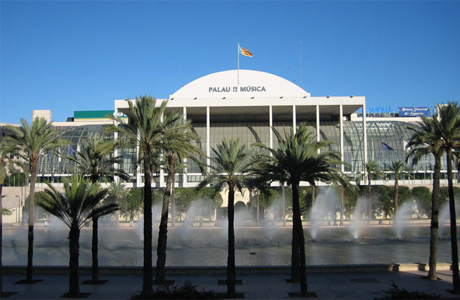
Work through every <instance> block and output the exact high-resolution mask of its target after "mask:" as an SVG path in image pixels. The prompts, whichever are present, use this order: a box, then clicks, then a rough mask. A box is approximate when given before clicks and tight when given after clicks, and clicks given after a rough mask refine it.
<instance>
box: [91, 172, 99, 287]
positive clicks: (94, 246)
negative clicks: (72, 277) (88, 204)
mask: <svg viewBox="0 0 460 300" xmlns="http://www.w3.org/2000/svg"><path fill="white" fill-rule="evenodd" d="M97 179H98V176H91V182H92V183H93V184H94V183H96V182H97ZM96 207H97V205H96V206H95V207H94V208H93V210H94V209H96ZM92 222H93V235H92V239H91V259H92V268H91V273H92V275H91V282H92V283H93V284H98V283H99V258H98V254H97V253H98V251H99V249H98V245H99V217H93V218H92Z"/></svg>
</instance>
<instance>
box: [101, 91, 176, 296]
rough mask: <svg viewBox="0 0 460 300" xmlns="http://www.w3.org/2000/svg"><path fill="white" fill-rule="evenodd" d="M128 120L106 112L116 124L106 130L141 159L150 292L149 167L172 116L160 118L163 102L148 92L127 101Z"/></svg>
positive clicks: (146, 272)
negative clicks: (137, 152) (135, 150)
mask: <svg viewBox="0 0 460 300" xmlns="http://www.w3.org/2000/svg"><path fill="white" fill-rule="evenodd" d="M128 106H129V112H128V117H129V121H128V122H127V124H124V123H125V121H124V120H123V119H121V118H120V117H118V116H110V115H109V116H108V117H109V118H111V119H113V120H114V121H115V122H116V123H118V124H119V126H117V125H110V126H107V127H106V132H107V133H118V141H117V142H119V143H120V144H121V146H130V147H136V146H138V147H139V159H138V160H137V161H138V163H141V162H142V163H143V172H144V266H143V285H142V293H143V294H144V293H151V292H153V272H152V239H153V235H152V168H153V166H155V163H154V160H155V158H156V156H157V153H158V149H160V146H161V145H160V144H161V135H162V134H163V132H164V130H165V128H166V127H167V126H168V124H169V123H170V122H173V121H174V120H172V119H167V120H168V121H167V122H163V121H162V118H163V116H164V115H165V110H166V106H167V102H166V101H165V102H162V103H161V104H160V105H159V106H156V99H155V98H152V97H150V96H142V97H140V98H138V97H136V100H135V101H134V103H133V102H131V101H128Z"/></svg>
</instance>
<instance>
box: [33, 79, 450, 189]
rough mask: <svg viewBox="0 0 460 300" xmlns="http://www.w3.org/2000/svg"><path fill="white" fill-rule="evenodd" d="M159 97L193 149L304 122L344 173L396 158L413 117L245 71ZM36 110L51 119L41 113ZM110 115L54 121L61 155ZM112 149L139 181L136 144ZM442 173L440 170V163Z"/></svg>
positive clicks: (187, 177)
mask: <svg viewBox="0 0 460 300" xmlns="http://www.w3.org/2000/svg"><path fill="white" fill-rule="evenodd" d="M161 101H168V111H177V110H179V111H181V112H183V114H184V115H185V117H186V118H187V119H190V120H191V122H192V126H193V131H194V132H196V133H197V135H198V136H199V139H198V140H197V141H196V143H197V146H198V147H200V148H201V150H202V151H203V152H204V153H206V154H207V156H208V157H209V156H211V155H212V151H211V148H212V147H215V146H216V144H218V143H220V142H221V141H222V140H223V139H224V138H227V139H229V138H230V137H239V138H240V139H241V140H242V142H243V143H246V144H248V145H250V144H252V143H255V142H261V143H264V144H265V145H267V146H270V147H277V140H276V138H275V136H274V134H273V131H272V130H271V127H274V128H276V129H277V130H279V131H280V130H283V128H288V129H290V128H296V126H298V125H299V124H300V123H301V122H306V123H307V125H308V127H309V128H310V129H311V131H312V132H313V133H314V134H315V135H316V136H317V139H318V140H328V141H332V144H331V145H330V146H329V147H330V150H334V151H337V152H339V153H340V154H341V155H342V157H343V160H344V161H345V162H347V163H348V165H345V166H342V168H343V171H344V172H346V173H348V174H350V175H352V176H356V175H357V174H359V173H362V172H363V166H364V164H365V163H366V162H367V161H369V160H375V161H377V162H378V163H379V164H380V165H381V167H383V168H385V167H386V166H388V165H389V164H391V162H392V161H396V160H400V161H404V160H405V156H406V149H405V146H406V144H407V141H408V140H409V138H410V135H411V133H410V131H409V130H408V128H409V127H410V126H414V124H416V122H417V121H418V120H420V119H419V117H417V116H412V117H398V115H399V114H398V113H389V112H387V111H375V110H372V112H369V109H367V108H366V99H365V97H364V96H339V97H336V96H321V97H314V96H311V94H310V93H308V92H307V91H305V90H304V89H302V88H300V87H299V86H297V85H295V84H294V83H292V82H290V81H288V80H285V79H283V78H281V77H279V76H276V75H273V74H269V73H265V72H259V71H251V70H230V71H223V72H217V73H213V74H209V75H206V76H203V77H201V78H198V79H196V80H194V81H192V82H190V83H188V84H186V85H185V86H183V87H182V88H181V89H179V90H178V91H176V92H175V93H174V94H172V95H171V96H170V97H169V98H168V99H158V103H159V102H161ZM363 112H366V113H363ZM368 112H369V113H368ZM36 113H39V114H41V115H43V114H45V115H47V116H48V115H49V116H51V112H49V113H48V112H47V111H40V112H36ZM112 113H115V114H118V115H122V116H124V117H126V116H125V115H127V114H128V103H127V101H126V100H115V105H114V109H113V110H104V111H76V112H74V116H73V117H70V118H68V119H67V121H66V122H54V123H53V124H54V125H55V128H56V129H58V130H60V131H63V134H62V137H63V138H66V139H69V140H70V141H71V145H70V146H69V147H68V148H66V149H60V151H61V154H65V155H71V154H74V153H75V152H76V151H78V150H79V144H80V141H81V140H82V139H86V138H88V137H91V136H101V135H102V130H103V126H104V125H105V124H108V123H109V122H111V121H110V120H109V119H107V118H106V115H107V114H112ZM412 114H413V113H412ZM409 116H410V114H409ZM126 118H127V117H126ZM118 154H119V155H121V156H122V157H123V163H122V164H121V167H122V168H124V169H125V171H127V172H128V173H129V174H131V175H132V176H133V177H132V178H133V179H132V181H131V182H130V183H127V184H128V185H131V186H143V177H142V176H143V175H142V174H141V172H138V173H137V174H136V172H135V168H136V162H137V151H136V149H135V148H125V149H122V150H120V152H119V153H118ZM208 161H209V159H208ZM433 165H434V161H433V159H432V158H431V157H426V158H424V159H423V160H422V161H420V162H419V163H418V164H417V165H416V166H414V167H413V175H414V179H411V180H406V182H405V181H404V180H403V182H402V184H409V185H413V184H425V185H430V184H431V182H432V173H433V172H432V170H433ZM71 168H72V165H71V163H70V162H69V161H68V160H65V159H62V158H60V157H57V156H54V155H47V156H43V157H42V159H41V161H40V163H39V167H38V176H39V180H38V182H40V181H41V180H47V181H50V182H56V183H58V182H61V178H62V177H68V176H70V174H71ZM442 170H443V173H444V174H445V172H446V167H445V160H443V167H442ZM135 174H136V175H135ZM455 176H456V174H455ZM390 177H391V176H390ZM201 179H202V174H201V173H200V171H199V168H198V167H197V166H195V165H193V164H192V165H191V166H190V167H189V168H188V170H187V173H186V174H179V176H176V180H177V185H178V186H184V187H191V186H195V185H196V184H197V183H198V182H199V181H200V180H201ZM390 181H391V178H390V179H389V180H385V181H384V182H382V181H381V182H378V181H377V182H376V183H377V184H391V182H390ZM154 184H155V185H156V187H164V186H165V174H163V173H162V172H160V173H158V174H154Z"/></svg>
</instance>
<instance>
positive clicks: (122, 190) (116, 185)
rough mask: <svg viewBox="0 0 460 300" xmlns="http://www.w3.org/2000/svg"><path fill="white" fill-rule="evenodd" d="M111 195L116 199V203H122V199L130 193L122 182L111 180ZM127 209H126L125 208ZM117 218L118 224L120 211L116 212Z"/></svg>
mask: <svg viewBox="0 0 460 300" xmlns="http://www.w3.org/2000/svg"><path fill="white" fill-rule="evenodd" d="M108 189H109V193H108V195H109V196H112V197H113V198H114V199H115V204H118V205H119V204H120V200H123V199H126V197H128V194H129V190H128V189H127V188H126V186H125V185H124V184H123V183H121V182H111V183H110V184H109V187H108ZM120 210H121V211H123V208H120ZM125 210H126V209H125ZM115 218H116V220H117V226H118V224H119V222H120V214H119V212H118V211H116V212H115Z"/></svg>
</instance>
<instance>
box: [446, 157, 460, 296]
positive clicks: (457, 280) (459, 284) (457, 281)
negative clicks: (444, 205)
mask: <svg viewBox="0 0 460 300" xmlns="http://www.w3.org/2000/svg"><path fill="white" fill-rule="evenodd" d="M447 182H448V186H449V209H450V246H451V253H452V283H453V286H454V293H455V294H459V293H460V276H459V273H458V271H459V270H458V245H457V217H456V215H455V198H454V187H453V179H452V150H451V149H448V150H447Z"/></svg>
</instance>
